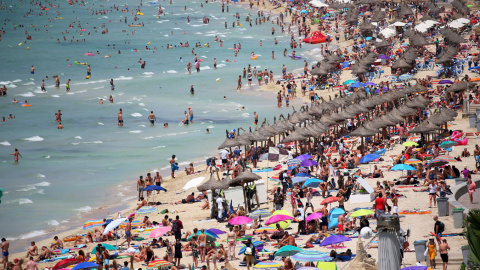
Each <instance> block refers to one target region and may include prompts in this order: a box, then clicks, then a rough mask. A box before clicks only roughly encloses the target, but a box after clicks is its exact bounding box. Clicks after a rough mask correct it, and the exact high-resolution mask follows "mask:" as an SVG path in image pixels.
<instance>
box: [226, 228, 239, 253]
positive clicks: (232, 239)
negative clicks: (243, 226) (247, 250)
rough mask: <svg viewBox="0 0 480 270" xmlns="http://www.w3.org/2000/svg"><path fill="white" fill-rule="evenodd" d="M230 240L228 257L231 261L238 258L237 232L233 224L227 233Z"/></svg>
mask: <svg viewBox="0 0 480 270" xmlns="http://www.w3.org/2000/svg"><path fill="white" fill-rule="evenodd" d="M227 242H228V257H229V258H230V260H231V261H233V260H235V259H237V258H236V257H235V246H236V245H237V234H236V233H235V232H234V231H233V226H232V227H230V231H229V232H228V233H227Z"/></svg>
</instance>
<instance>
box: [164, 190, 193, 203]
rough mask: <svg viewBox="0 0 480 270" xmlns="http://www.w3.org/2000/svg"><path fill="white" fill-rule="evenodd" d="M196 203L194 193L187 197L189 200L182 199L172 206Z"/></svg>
mask: <svg viewBox="0 0 480 270" xmlns="http://www.w3.org/2000/svg"><path fill="white" fill-rule="evenodd" d="M193 202H195V193H194V192H192V193H191V194H190V195H188V196H187V198H185V199H182V200H181V201H177V202H173V203H170V204H182V203H193Z"/></svg>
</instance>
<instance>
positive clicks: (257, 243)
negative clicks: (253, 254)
mask: <svg viewBox="0 0 480 270" xmlns="http://www.w3.org/2000/svg"><path fill="white" fill-rule="evenodd" d="M252 244H253V246H254V247H255V249H256V250H257V251H261V250H262V249H263V245H264V243H263V242H262V241H253V242H252ZM246 248H247V246H246V245H244V246H243V247H242V248H240V251H239V252H238V255H242V254H243V253H244V252H245V249H246Z"/></svg>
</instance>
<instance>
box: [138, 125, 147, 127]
mask: <svg viewBox="0 0 480 270" xmlns="http://www.w3.org/2000/svg"><path fill="white" fill-rule="evenodd" d="M138 126H139V127H147V126H145V125H138Z"/></svg>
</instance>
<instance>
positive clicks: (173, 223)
mask: <svg viewBox="0 0 480 270" xmlns="http://www.w3.org/2000/svg"><path fill="white" fill-rule="evenodd" d="M172 231H174V232H178V231H179V228H178V222H177V221H176V220H174V221H173V222H172Z"/></svg>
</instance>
